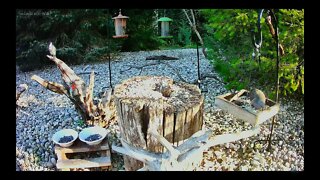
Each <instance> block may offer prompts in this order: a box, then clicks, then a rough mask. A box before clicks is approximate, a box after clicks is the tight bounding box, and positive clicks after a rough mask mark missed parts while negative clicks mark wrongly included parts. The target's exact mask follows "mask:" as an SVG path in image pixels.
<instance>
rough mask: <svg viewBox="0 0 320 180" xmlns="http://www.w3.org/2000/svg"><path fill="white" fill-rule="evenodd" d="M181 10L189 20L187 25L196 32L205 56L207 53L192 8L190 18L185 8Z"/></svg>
mask: <svg viewBox="0 0 320 180" xmlns="http://www.w3.org/2000/svg"><path fill="white" fill-rule="evenodd" d="M182 11H183V12H184V14H185V15H186V17H187V19H188V22H189V25H190V27H191V28H192V29H193V31H194V32H195V33H196V35H197V37H198V38H199V41H200V44H201V46H202V53H203V55H204V56H205V57H206V58H207V57H208V55H207V52H206V48H205V47H204V42H203V39H202V37H201V35H200V33H199V31H198V29H197V25H196V20H195V16H194V13H193V9H190V13H191V17H192V20H193V21H191V19H190V17H189V15H188V13H187V11H186V10H185V9H182Z"/></svg>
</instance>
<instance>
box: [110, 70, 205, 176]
mask: <svg viewBox="0 0 320 180" xmlns="http://www.w3.org/2000/svg"><path fill="white" fill-rule="evenodd" d="M203 101H204V98H203V95H201V91H200V89H199V88H198V87H197V86H195V85H192V84H186V83H183V82H174V81H173V80H172V79H170V78H168V77H158V76H137V77H133V78H130V79H128V80H126V81H123V82H122V84H119V85H117V86H116V87H115V89H114V102H115V105H116V111H117V115H118V116H117V117H118V123H119V126H120V136H121V138H122V139H123V140H125V141H126V142H127V143H128V144H130V145H131V146H133V147H136V148H142V149H145V150H148V151H151V152H155V153H162V152H164V151H166V149H164V148H163V146H162V145H161V143H160V142H159V141H158V140H157V138H156V137H154V136H152V135H151V133H150V132H149V129H150V127H155V131H156V132H157V133H159V134H160V135H161V136H163V137H164V138H165V139H166V140H167V141H168V142H170V143H171V144H172V145H174V146H175V147H176V146H178V145H179V144H181V143H182V142H183V141H184V140H185V139H187V138H189V137H190V136H191V135H192V134H194V133H195V132H197V131H199V130H201V129H202V124H203ZM124 163H125V169H126V170H138V169H140V168H142V167H143V163H142V162H141V161H137V160H135V159H133V158H131V157H127V156H124Z"/></svg>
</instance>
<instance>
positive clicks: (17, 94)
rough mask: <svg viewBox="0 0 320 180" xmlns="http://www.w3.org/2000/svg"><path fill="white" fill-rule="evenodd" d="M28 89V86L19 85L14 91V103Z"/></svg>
mask: <svg viewBox="0 0 320 180" xmlns="http://www.w3.org/2000/svg"><path fill="white" fill-rule="evenodd" d="M27 89H28V85H26V84H20V85H19V87H18V89H17V90H16V101H18V99H19V98H20V96H21V94H22V93H23V92H25V91H26V90H27Z"/></svg>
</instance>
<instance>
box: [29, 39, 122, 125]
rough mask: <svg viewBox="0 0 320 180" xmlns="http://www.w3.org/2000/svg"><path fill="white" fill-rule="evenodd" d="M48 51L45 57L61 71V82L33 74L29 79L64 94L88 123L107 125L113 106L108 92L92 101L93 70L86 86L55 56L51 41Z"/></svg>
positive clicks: (112, 113) (113, 110)
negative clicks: (96, 102)
mask: <svg viewBox="0 0 320 180" xmlns="http://www.w3.org/2000/svg"><path fill="white" fill-rule="evenodd" d="M49 51H50V54H51V55H47V57H48V58H49V59H50V60H52V61H53V62H54V63H55V64H56V65H57V67H58V68H59V70H60V71H61V76H62V79H63V84H59V83H56V82H50V81H47V80H44V79H42V78H41V77H39V76H37V75H33V76H32V77H31V79H32V80H35V81H36V82H38V83H39V84H40V85H42V86H43V87H45V88H47V89H49V90H50V91H53V92H55V93H58V94H64V95H66V96H67V97H68V98H69V99H70V100H71V101H72V102H73V103H74V105H75V107H76V109H77V111H78V112H79V114H80V115H81V117H82V118H83V120H84V121H86V122H87V123H88V124H91V125H99V126H102V127H106V126H108V125H109V124H110V122H111V120H113V119H114V118H115V114H116V112H115V111H116V110H115V106H114V103H113V101H112V98H111V94H110V93H104V97H103V98H102V99H100V100H99V103H98V104H97V105H95V104H94V103H93V99H94V98H93V87H94V75H95V73H94V71H92V72H91V75H90V83H89V86H88V87H87V88H86V85H85V83H84V81H83V80H82V79H81V78H80V77H79V76H77V75H76V74H75V72H74V71H73V70H72V69H71V68H70V67H69V66H68V65H67V64H65V63H64V62H63V61H62V60H60V59H58V58H57V57H56V48H55V47H54V46H53V44H52V43H50V45H49Z"/></svg>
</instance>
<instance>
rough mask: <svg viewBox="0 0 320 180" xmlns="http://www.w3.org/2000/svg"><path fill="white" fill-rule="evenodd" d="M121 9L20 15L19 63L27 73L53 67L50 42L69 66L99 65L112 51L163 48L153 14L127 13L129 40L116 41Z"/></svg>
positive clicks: (22, 13)
mask: <svg viewBox="0 0 320 180" xmlns="http://www.w3.org/2000/svg"><path fill="white" fill-rule="evenodd" d="M118 12H119V10H118V9H109V10H107V9H61V10H17V11H16V37H17V38H16V57H17V58H16V62H17V64H18V65H19V66H20V69H21V70H23V71H30V70H33V69H37V68H42V67H44V66H47V65H49V64H52V65H53V63H52V62H51V61H49V60H48V59H47V58H46V55H47V54H48V48H47V47H48V45H49V42H53V44H54V45H55V46H56V48H57V56H58V57H59V58H61V59H62V60H64V61H65V62H66V63H68V64H78V63H84V62H94V61H99V60H100V59H102V57H103V56H104V55H105V54H106V53H108V51H110V52H111V53H115V52H117V51H119V50H124V51H139V50H152V49H156V48H158V47H159V45H160V44H159V40H158V38H157V33H156V32H155V27H154V26H153V23H154V21H155V19H154V16H153V10H152V9H149V10H143V11H141V10H135V9H130V10H125V9H122V14H123V15H127V16H129V17H130V18H129V19H128V23H127V27H128V28H127V31H128V34H129V38H127V39H113V38H112V36H113V35H114V34H115V32H114V21H113V20H112V17H114V16H117V15H118Z"/></svg>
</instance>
